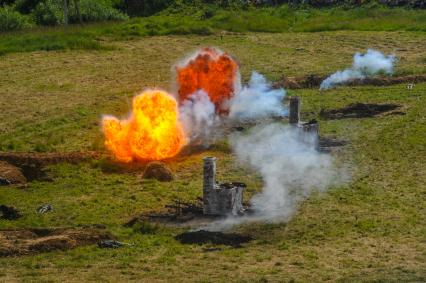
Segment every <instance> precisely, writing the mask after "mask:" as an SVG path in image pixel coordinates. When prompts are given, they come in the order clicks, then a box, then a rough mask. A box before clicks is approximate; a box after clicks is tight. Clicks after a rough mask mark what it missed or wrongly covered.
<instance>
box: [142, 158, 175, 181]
mask: <svg viewBox="0 0 426 283" xmlns="http://www.w3.org/2000/svg"><path fill="white" fill-rule="evenodd" d="M142 178H144V179H156V180H158V181H161V182H170V181H173V179H174V176H173V173H172V171H171V170H170V169H169V167H167V165H166V164H165V163H163V162H157V161H156V162H150V163H148V165H147V166H146V168H145V171H144V172H143V175H142Z"/></svg>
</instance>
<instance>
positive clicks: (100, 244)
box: [98, 240, 131, 249]
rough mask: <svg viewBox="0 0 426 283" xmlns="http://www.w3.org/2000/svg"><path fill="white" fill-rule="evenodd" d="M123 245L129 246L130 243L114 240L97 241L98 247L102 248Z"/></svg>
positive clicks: (114, 247) (115, 247)
mask: <svg viewBox="0 0 426 283" xmlns="http://www.w3.org/2000/svg"><path fill="white" fill-rule="evenodd" d="M123 246H131V244H127V243H122V242H119V241H116V240H102V241H100V242H98V247H100V248H103V249H117V248H121V247H123Z"/></svg>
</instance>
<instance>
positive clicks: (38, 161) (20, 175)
mask: <svg viewBox="0 0 426 283" xmlns="http://www.w3.org/2000/svg"><path fill="white" fill-rule="evenodd" d="M100 157H101V154H100V153H98V152H93V151H85V152H58V153H56V152H50V153H36V152H0V178H2V176H3V175H5V176H8V177H9V178H11V179H12V180H14V182H12V183H26V182H27V181H32V180H47V174H46V171H45V170H44V167H45V166H48V165H52V164H57V163H61V162H67V163H73V164H75V163H79V162H82V161H84V160H87V159H96V158H100ZM6 172H8V173H7V174H6Z"/></svg>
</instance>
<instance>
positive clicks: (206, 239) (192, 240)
mask: <svg viewBox="0 0 426 283" xmlns="http://www.w3.org/2000/svg"><path fill="white" fill-rule="evenodd" d="M175 239H176V240H178V241H179V242H181V243H182V244H199V245H203V244H207V243H211V244H214V245H226V246H231V247H241V244H244V243H248V242H250V241H251V240H253V238H251V237H250V236H245V235H239V234H234V233H222V232H210V231H204V230H199V231H195V232H185V233H182V234H179V235H177V236H176V237H175Z"/></svg>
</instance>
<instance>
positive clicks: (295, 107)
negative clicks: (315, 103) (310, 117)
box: [289, 96, 300, 125]
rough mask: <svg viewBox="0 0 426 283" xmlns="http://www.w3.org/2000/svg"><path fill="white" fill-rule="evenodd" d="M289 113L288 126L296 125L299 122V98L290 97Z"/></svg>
mask: <svg viewBox="0 0 426 283" xmlns="http://www.w3.org/2000/svg"><path fill="white" fill-rule="evenodd" d="M289 108H290V113H289V122H290V124H292V125H294V124H296V125H297V124H298V123H299V120H300V97H298V96H292V97H290V107H289Z"/></svg>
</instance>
